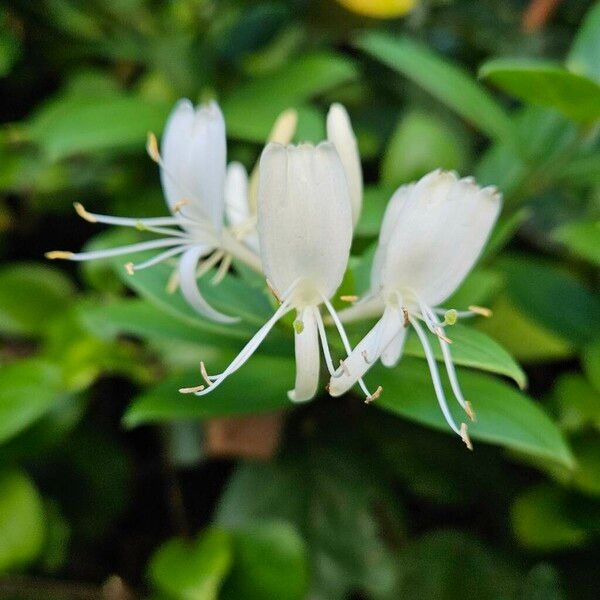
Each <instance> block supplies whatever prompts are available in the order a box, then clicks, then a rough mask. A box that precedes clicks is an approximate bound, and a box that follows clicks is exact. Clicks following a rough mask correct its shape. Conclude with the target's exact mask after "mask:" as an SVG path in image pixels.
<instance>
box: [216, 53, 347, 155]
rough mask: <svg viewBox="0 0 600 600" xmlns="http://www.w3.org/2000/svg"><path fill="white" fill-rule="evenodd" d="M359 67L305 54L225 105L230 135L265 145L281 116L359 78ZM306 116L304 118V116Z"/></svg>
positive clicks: (337, 57)
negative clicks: (282, 113) (285, 111)
mask: <svg viewBox="0 0 600 600" xmlns="http://www.w3.org/2000/svg"><path fill="white" fill-rule="evenodd" d="M357 74H358V73H357V70H356V67H355V65H354V64H353V63H352V62H351V61H350V60H349V59H347V58H345V57H343V56H340V55H337V54H333V53H325V52H321V53H313V54H305V55H304V56H301V57H299V58H297V59H296V60H295V61H293V62H292V63H288V64H286V65H285V66H284V67H283V68H282V69H281V70H279V71H277V72H276V73H273V74H271V75H267V76H265V77H261V78H256V79H253V80H252V81H250V82H249V83H246V84H245V85H241V86H238V87H237V88H236V89H235V92H233V93H232V95H230V96H229V97H227V98H225V99H224V100H223V102H222V108H223V112H224V114H225V118H226V121H227V132H228V134H229V135H231V136H232V137H235V138H241V139H244V140H248V141H251V142H259V143H264V141H265V140H266V139H267V136H268V134H269V132H270V131H271V128H272V127H273V123H274V122H275V119H276V118H277V116H278V115H279V114H280V113H281V112H283V111H284V110H286V109H287V108H299V107H300V106H302V105H304V104H305V103H306V101H307V100H310V99H311V98H314V97H315V96H318V95H320V94H323V93H324V92H327V91H329V90H332V89H334V88H336V87H338V86H339V85H341V84H343V83H347V82H348V81H351V80H353V79H355V78H356V77H357ZM301 116H302V115H301Z"/></svg>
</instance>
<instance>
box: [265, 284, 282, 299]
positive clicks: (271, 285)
mask: <svg viewBox="0 0 600 600" xmlns="http://www.w3.org/2000/svg"><path fill="white" fill-rule="evenodd" d="M266 281H267V287H268V288H269V291H270V292H271V294H273V297H274V298H275V300H277V302H279V304H282V303H283V300H282V299H281V296H280V295H279V294H278V292H277V290H276V289H275V288H274V287H273V284H272V283H271V282H270V281H269V280H268V279H267V280H266Z"/></svg>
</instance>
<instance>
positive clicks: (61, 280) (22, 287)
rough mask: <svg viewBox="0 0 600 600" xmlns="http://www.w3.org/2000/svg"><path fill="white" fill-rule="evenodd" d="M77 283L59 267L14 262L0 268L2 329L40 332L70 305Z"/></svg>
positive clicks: (3, 331) (9, 332)
mask: <svg viewBox="0 0 600 600" xmlns="http://www.w3.org/2000/svg"><path fill="white" fill-rule="evenodd" d="M73 296H74V287H73V284H72V283H71V282H70V281H69V279H68V278H67V277H66V276H65V275H63V274H62V273H61V272H60V271H59V270H58V269H53V268H52V267H48V266H45V265H38V264H34V263H13V264H11V265H9V266H6V267H4V268H3V269H1V270H0V332H1V333H4V334H10V335H15V334H16V335H39V334H41V333H43V332H44V331H45V330H46V328H47V326H48V323H49V321H50V320H51V319H52V318H53V317H54V316H55V315H57V314H59V313H60V312H62V311H63V310H64V309H65V307H66V306H68V305H69V303H70V301H71V299H72V298H73Z"/></svg>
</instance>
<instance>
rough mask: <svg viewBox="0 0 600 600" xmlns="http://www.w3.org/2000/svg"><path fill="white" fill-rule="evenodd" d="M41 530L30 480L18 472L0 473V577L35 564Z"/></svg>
mask: <svg viewBox="0 0 600 600" xmlns="http://www.w3.org/2000/svg"><path fill="white" fill-rule="evenodd" d="M44 529H45V524H44V509H43V506H42V501H41V498H40V496H39V494H38V491H37V489H36V488H35V486H34V485H33V483H32V482H31V480H30V479H29V478H28V477H27V475H25V473H23V472H22V471H19V470H6V469H5V470H2V471H0V573H6V572H7V571H14V570H16V569H22V568H23V567H25V566H27V565H29V564H30V563H31V562H32V561H33V560H35V558H36V557H37V556H38V554H39V553H40V552H41V550H42V545H43V542H44Z"/></svg>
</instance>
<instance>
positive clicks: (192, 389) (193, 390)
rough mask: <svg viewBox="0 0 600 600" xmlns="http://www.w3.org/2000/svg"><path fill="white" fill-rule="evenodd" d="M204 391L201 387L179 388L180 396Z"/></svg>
mask: <svg viewBox="0 0 600 600" xmlns="http://www.w3.org/2000/svg"><path fill="white" fill-rule="evenodd" d="M203 389H204V386H203V385H196V386H194V387H183V388H179V393H180V394H195V393H196V392H201V391H202V390H203Z"/></svg>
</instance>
